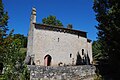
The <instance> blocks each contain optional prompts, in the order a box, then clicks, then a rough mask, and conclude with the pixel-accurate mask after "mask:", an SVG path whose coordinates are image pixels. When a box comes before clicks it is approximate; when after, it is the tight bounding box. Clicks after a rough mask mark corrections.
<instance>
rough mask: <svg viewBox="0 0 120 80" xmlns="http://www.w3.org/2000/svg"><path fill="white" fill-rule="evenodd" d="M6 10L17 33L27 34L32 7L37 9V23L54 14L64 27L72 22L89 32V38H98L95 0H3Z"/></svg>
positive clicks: (10, 23)
mask: <svg viewBox="0 0 120 80" xmlns="http://www.w3.org/2000/svg"><path fill="white" fill-rule="evenodd" d="M3 4H4V8H5V11H7V12H8V14H9V23H8V27H9V29H10V30H11V29H14V30H15V32H14V33H15V34H16V33H20V34H24V35H26V36H27V34H28V30H29V25H30V14H31V9H32V7H35V8H36V10H37V23H41V22H42V19H43V18H44V17H47V16H49V15H54V16H56V17H57V19H59V20H60V21H61V22H62V23H63V25H64V27H66V26H67V24H69V23H70V24H72V25H73V28H74V29H77V30H82V31H85V32H87V33H88V34H87V35H88V38H89V39H91V40H96V37H97V34H96V33H97V30H96V28H95V25H97V21H96V20H95V13H94V11H93V9H92V6H93V0H3Z"/></svg>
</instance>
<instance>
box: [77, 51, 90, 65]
mask: <svg viewBox="0 0 120 80" xmlns="http://www.w3.org/2000/svg"><path fill="white" fill-rule="evenodd" d="M76 65H90V58H89V56H88V54H86V55H85V54H84V55H83V58H82V57H81V55H80V53H79V52H78V53H77V59H76Z"/></svg>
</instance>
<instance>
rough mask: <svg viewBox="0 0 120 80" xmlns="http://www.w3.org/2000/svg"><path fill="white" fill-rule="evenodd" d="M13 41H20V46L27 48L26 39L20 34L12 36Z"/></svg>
mask: <svg viewBox="0 0 120 80" xmlns="http://www.w3.org/2000/svg"><path fill="white" fill-rule="evenodd" d="M13 37H14V39H20V40H21V46H22V48H27V37H26V36H24V35H21V34H14V35H13Z"/></svg>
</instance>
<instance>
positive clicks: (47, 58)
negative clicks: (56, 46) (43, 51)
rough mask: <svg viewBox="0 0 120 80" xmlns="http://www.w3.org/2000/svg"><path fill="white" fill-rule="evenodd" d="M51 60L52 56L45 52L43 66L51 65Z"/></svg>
mask: <svg viewBox="0 0 120 80" xmlns="http://www.w3.org/2000/svg"><path fill="white" fill-rule="evenodd" d="M51 60H52V57H51V56H50V55H49V54H47V55H46V56H45V57H44V65H45V66H50V65H51Z"/></svg>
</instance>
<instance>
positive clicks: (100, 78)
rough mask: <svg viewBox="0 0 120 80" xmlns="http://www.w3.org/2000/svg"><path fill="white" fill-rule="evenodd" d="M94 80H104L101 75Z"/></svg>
mask: <svg viewBox="0 0 120 80" xmlns="http://www.w3.org/2000/svg"><path fill="white" fill-rule="evenodd" d="M94 80H103V79H102V76H101V75H100V74H97V75H95V76H94Z"/></svg>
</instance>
